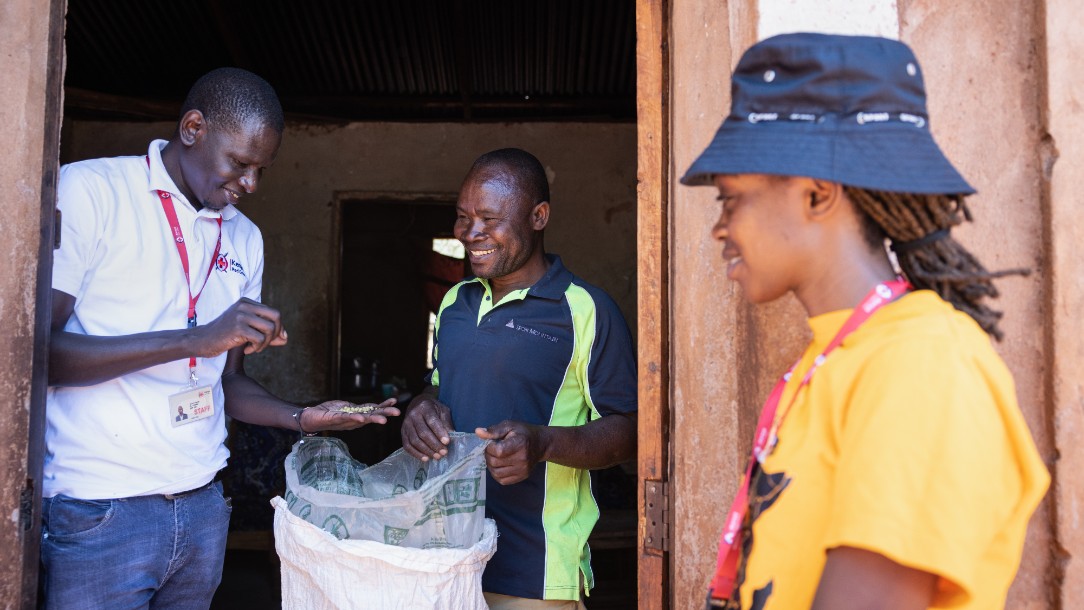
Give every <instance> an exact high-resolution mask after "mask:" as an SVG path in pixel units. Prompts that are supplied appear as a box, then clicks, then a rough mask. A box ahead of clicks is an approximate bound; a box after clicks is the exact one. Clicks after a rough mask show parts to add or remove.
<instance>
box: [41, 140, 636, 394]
mask: <svg viewBox="0 0 1084 610" xmlns="http://www.w3.org/2000/svg"><path fill="white" fill-rule="evenodd" d="M172 129H173V126H172V125H171V124H165V123H155V124H117V123H81V122H75V123H73V124H72V125H70V126H68V127H67V128H66V129H65V132H64V152H63V155H62V160H63V161H65V162H66V161H70V160H73V159H84V158H90V157H97V156H106V155H116V154H143V153H144V152H145V151H146V145H147V142H149V140H150V139H152V138H155V137H167V136H168V135H169V133H170V132H171V130H172ZM506 146H515V147H519V148H523V149H525V150H528V151H530V152H531V153H533V154H534V155H536V156H537V157H538V158H539V160H541V161H542V163H543V165H544V166H545V167H546V170H547V173H548V174H549V176H550V182H551V198H552V199H553V201H552V204H553V212H552V216H551V222H550V225H549V228H548V229H547V231H546V246H547V249H548V250H549V251H551V252H555V253H558V254H560V255H561V256H562V258H563V259H564V262H565V264H566V265H568V267H569V268H570V269H572V270H573V271H574V272H575V273H577V274H578V275H580V276H581V277H583V278H584V279H586V280H587V281H589V282H592V283H595V284H596V285H598V286H600V287H602V288H603V289H605V290H606V291H607V292H608V293H609V294H610V295H611V296H612V297H613V298H614V299H615V300H616V301H617V303H618V304H619V305H620V306H621V308H622V311H623V312H624V314H625V317H626V319H627V320H630V321H634V320H635V319H636V239H635V235H636V216H635V209H636V127H635V125H632V124H599V123H581V124H568V123H563V124H562V123H527V124H473V125H472V124H439V123H430V124H404V123H356V124H349V125H343V126H297V125H293V126H289V127H288V128H287V132H286V134H285V138H284V140H283V144H282V148H281V150H280V152H279V156H278V159H277V161H276V163H275V166H274V167H272V168H271V169H270V170H269V171H268V172H267V173H266V175H265V179H264V181H263V183H262V185H261V187H260V190H259V191H258V192H257V193H256V195H254V196H253V197H252V198H251V200H248V201H243V202H242V204H241V209H242V210H243V211H244V212H245V213H246V214H247V215H249V217H250V218H252V219H253V221H255V222H256V224H257V225H258V226H259V227H260V228H261V230H262V231H263V234H264V240H265V244H266V248H265V249H266V259H267V262H266V267H265V269H266V270H265V278H264V295H263V297H264V301H265V302H267V303H268V304H271V305H273V306H275V307H278V308H279V309H280V310H281V311H282V312H283V314H284V320H285V324H286V328H287V330H288V332H289V333H290V343H289V345H288V346H287V347H286V348H284V349H282V350H271V351H270V352H265V353H263V354H259V355H257V356H253V357H250V358H249V359H248V360H247V361H246V369H247V370H248V372H249V374H250V375H253V376H254V377H256V378H257V379H259V380H260V381H261V382H263V383H264V384H265V385H266V386H267V387H268V388H269V389H270V390H272V391H273V392H275V393H277V394H279V395H280V396H282V397H284V398H287V399H291V400H297V401H307V400H313V399H317V398H320V397H323V396H326V394H327V388H328V385H329V382H328V380H329V374H330V371H328V363H329V355H330V353H331V349H332V348H331V345H330V334H331V330H330V329H331V328H332V323H333V321H332V320H331V319H330V317H329V312H330V311H331V299H333V298H334V296H335V295H332V294H329V286H330V281H331V274H332V269H333V268H334V267H333V265H332V259H331V257H332V256H333V254H332V244H333V240H332V238H333V236H332V225H333V222H332V211H333V207H332V206H331V202H332V201H333V200H334V199H335V197H336V193H337V192H358V191H368V192H405V193H410V192H421V193H452V194H455V193H457V192H458V191H459V186H460V183H461V181H462V179H463V176H464V175H465V174H466V172H467V170H468V169H469V168H470V165H471V163H472V162H473V161H474V159H475V158H476V157H477V156H478V155H480V154H482V153H485V152H487V151H489V150H493V149H496V148H502V147H506ZM450 228H451V227H449V229H450ZM363 280H364V278H359V281H363ZM374 289H379V287H374ZM373 323H374V324H379V323H380V321H379V320H374V321H373Z"/></svg>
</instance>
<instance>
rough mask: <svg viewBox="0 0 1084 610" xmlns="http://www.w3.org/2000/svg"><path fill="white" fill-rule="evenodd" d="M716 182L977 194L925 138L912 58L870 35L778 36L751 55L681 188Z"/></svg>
mask: <svg viewBox="0 0 1084 610" xmlns="http://www.w3.org/2000/svg"><path fill="white" fill-rule="evenodd" d="M714 174H777V175H782V176H808V177H811V178H820V179H824V180H831V181H833V182H839V183H841V184H845V185H848V186H853V187H858V188H864V189H871V190H879V191H892V192H899V193H920V194H961V195H966V194H971V193H974V192H975V189H973V188H971V185H969V184H968V183H967V181H966V180H964V179H963V177H962V176H960V174H959V172H957V171H956V169H955V168H954V167H953V166H952V164H951V163H949V161H948V159H946V158H945V155H944V153H942V152H941V149H940V148H939V147H938V146H937V143H936V142H934V140H933V136H931V135H930V121H929V116H928V114H927V111H926V91H925V87H924V86H923V82H922V71H921V69H920V68H919V65H918V60H917V59H915V55H914V53H912V52H911V49H910V48H908V47H907V45H905V44H903V43H901V42H898V41H895V40H890V39H887V38H874V37H869V36H838V35H828V34H783V35H781V36H773V37H772V38H768V39H766V40H763V41H761V42H759V43H757V44H755V45H753V46H752V47H750V48H749V50H747V51H746V52H745V54H744V55H743V56H742V58H741V61H739V62H738V67H737V68H736V69H735V70H734V77H733V81H732V88H731V109H730V115H729V116H727V118H726V120H724V121H723V124H722V126H721V127H719V131H718V132H716V134H715V138H714V139H713V140H712V142H711V144H710V145H708V147H707V149H706V150H704V152H703V153H701V154H700V157H699V158H697V159H696V161H695V162H693V164H692V166H691V167H690V168H689V171H687V172H686V173H685V176H684V177H683V178H682V179H681V182H682V184H686V185H689V186H703V185H710V184H711V182H712V176H713V175H714Z"/></svg>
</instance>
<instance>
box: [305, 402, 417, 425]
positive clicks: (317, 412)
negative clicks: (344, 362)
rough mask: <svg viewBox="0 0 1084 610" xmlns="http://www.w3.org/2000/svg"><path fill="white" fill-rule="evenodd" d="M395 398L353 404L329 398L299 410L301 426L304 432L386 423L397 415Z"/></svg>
mask: <svg viewBox="0 0 1084 610" xmlns="http://www.w3.org/2000/svg"><path fill="white" fill-rule="evenodd" d="M394 405H395V399H394V398H389V399H387V400H385V401H384V402H382V403H380V404H376V403H365V404H360V405H359V404H354V403H351V402H347V401H345V400H329V401H327V402H324V403H321V404H318V405H316V406H315V407H309V408H307V409H305V410H304V411H302V412H301V427H302V428H304V430H305V431H306V432H319V431H322V430H353V429H354V428H360V427H362V426H364V425H366V424H386V423H388V418H389V417H395V416H397V415H399V409H397V408H396V407H395V406H394Z"/></svg>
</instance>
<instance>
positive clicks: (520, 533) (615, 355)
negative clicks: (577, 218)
mask: <svg viewBox="0 0 1084 610" xmlns="http://www.w3.org/2000/svg"><path fill="white" fill-rule="evenodd" d="M549 198H550V197H549V184H548V182H547V180H546V173H545V170H544V169H543V168H542V164H541V163H539V161H538V159H536V158H535V157H534V156H533V155H531V154H530V153H527V152H525V151H522V150H519V149H511V148H509V149H502V150H497V151H493V152H490V153H487V154H485V155H482V156H481V157H479V158H478V160H477V161H475V163H474V166H473V167H472V168H471V170H470V172H469V173H468V174H467V177H466V179H465V180H464V182H463V186H462V188H461V190H460V193H459V201H458V204H457V206H456V212H457V217H456V223H455V236H456V238H458V239H459V240H460V241H461V242H463V244H464V246H466V250H467V256H468V258H469V260H470V264H471V270H472V271H473V273H474V275H475V277H473V278H470V279H468V280H465V281H463V282H461V283H459V284H457V285H456V286H454V287H453V288H452V289H451V290H450V291H449V292H448V294H447V295H446V296H445V297H444V301H443V303H441V306H440V312H439V314H438V316H437V328H436V340H435V345H434V347H433V362H434V369H433V373H432V377H431V382H432V385H431V386H430V387H429V388H426V390H425V391H424V392H423V393H422V394H421V395H419V396H418V397H417V398H415V399H414V400H413V401H412V402H411V404H410V407H409V411H408V412H407V415H406V418H405V421H404V423H403V428H402V435H403V446H404V448H405V449H406V450H407V452H409V453H411V454H412V455H414V456H416V457H418V458H420V459H422V460H427V459H441V458H442V457H444V456H445V455H446V454H447V450H446V449H445V448H444V446H445V445H447V444H448V442H449V437H448V435H449V432H451V431H452V430H456V429H459V430H474V431H475V433H476V434H478V436H480V437H482V438H485V439H490V440H492V441H493V442H492V443H491V444H490V445H489V446H488V447H487V449H486V463H487V465H488V467H489V475H490V478H491V479H492V481H495V482H496V483H499V484H498V485H494V484H490V485H489V487H488V489H487V499H486V514H487V516H489V517H492V518H493V519H494V520H496V522H497V529H498V531H499V532H500V540H499V543H498V545H497V553H496V554H495V555H494V556H493V558H492V559H491V560H490V562H489V564H488V565H487V567H486V571H485V573H484V575H483V577H482V587H483V589H484V590H485V592H486V601H487V603H488V604H489V606H490V608H493V609H501V608H513V607H514V608H536V607H537V608H565V607H567V608H582V607H583V604H582V601H581V597H582V595H583V593H586V592H589V591H590V589H591V588H592V587H593V586H594V578H593V576H592V573H591V553H590V549H589V548H588V546H587V537H588V536H589V535H590V534H591V529H592V528H593V527H594V525H595V523H596V521H598V515H599V509H598V506H597V504H596V503H595V500H594V497H593V496H592V494H591V481H590V475H589V472H588V471H589V470H591V469H599V468H606V467H609V466H613V465H615V464H619V463H621V462H624V461H626V460H628V459H630V458H632V457H633V456H634V455H635V452H636V363H635V354H634V352H633V348H632V341H631V337H630V335H629V330H628V326H627V325H626V324H625V320H624V318H622V316H621V312H620V311H619V310H618V308H617V305H615V304H614V302H613V300H611V299H610V298H609V297H608V296H607V295H606V294H605V293H604V292H602V291H601V290H599V289H598V288H595V287H594V286H591V285H589V284H587V283H586V282H584V281H583V280H581V279H580V278H578V277H576V276H575V275H573V274H572V273H571V272H569V271H568V270H567V269H565V267H564V265H562V264H561V259H560V258H559V257H557V256H554V255H547V254H546V253H545V249H544V247H543V233H544V231H545V228H546V224H547V222H548V221H549V214H550V204H549Z"/></svg>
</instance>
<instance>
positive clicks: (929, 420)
mask: <svg viewBox="0 0 1084 610" xmlns="http://www.w3.org/2000/svg"><path fill="white" fill-rule="evenodd" d="M849 314H850V311H838V312H832V313H828V314H824V315H822V316H817V317H815V318H812V319H810V320H809V324H810V326H811V327H812V329H813V335H814V336H813V341H812V343H811V344H810V345H809V347H808V348H807V349H806V351H805V354H804V355H803V357H802V360H801V362H800V364H799V365H798V367H797V369H796V370H795V374H794V375H793V376H792V378H791V380H790V382H789V383H788V385H787V388H786V391H785V392H784V395H783V398H782V400H781V401H780V405H779V410H778V411H777V416H778V414H780V413H781V412H783V411H785V410H786V406H787V403H788V402H789V401H790V397H791V396H793V395H794V392H795V388H796V387H797V386H798V384H799V382H800V380H801V378H802V376H803V375H804V373H805V372H806V371H807V370H808V369H809V366H810V365H811V363H812V361H813V358H814V357H816V356H817V355H818V354H819V353H820V352H821V350H823V349H824V347H825V346H826V345H827V343H828V342H829V341H830V340H831V339H832V338H833V337H834V336H835V334H836V332H837V331H838V330H839V328H840V327H841V326H842V325H843V322H844V321H845V320H846V319H847V317H848V315H849ZM1049 482H1050V477H1049V474H1048V473H1047V470H1046V468H1045V467H1044V466H1043V463H1042V461H1041V460H1040V459H1039V455H1038V453H1037V451H1036V449H1035V445H1034V442H1033V440H1032V438H1031V434H1030V432H1029V431H1028V428H1027V425H1026V423H1025V422H1024V419H1023V417H1022V416H1021V414H1020V410H1019V407H1018V406H1017V403H1016V393H1015V389H1014V387H1013V381H1012V376H1011V375H1010V374H1009V371H1008V369H1007V368H1006V367H1005V364H1004V363H1003V362H1002V361H1001V358H1000V357H998V355H997V353H995V351H994V349H993V347H992V345H991V343H990V340H989V338H988V337H987V335H986V333H984V332H983V331H982V329H980V328H979V326H978V325H977V324H976V323H975V322H974V321H973V320H972V319H971V318H970V317H968V316H967V315H965V314H963V313H960V312H958V311H956V310H955V309H953V307H952V306H951V305H950V304H948V303H946V302H945V301H943V300H941V298H940V297H938V296H937V295H936V294H935V293H933V292H930V291H925V290H923V291H918V292H914V293H910V294H908V295H906V296H904V297H903V298H901V299H899V300H898V301H896V302H895V303H891V304H889V305H886V306H885V307H883V308H882V309H881V310H880V311H878V312H876V313H875V314H874V315H873V316H872V317H871V318H870V319H869V320H867V321H866V323H865V324H864V325H862V326H861V327H860V328H859V329H858V330H856V331H855V332H854V333H853V334H851V335H850V336H849V337H848V338H847V339H846V340H845V341H844V342H843V345H842V346H841V347H839V348H837V349H836V350H835V351H834V352H832V354H831V355H829V356H828V359H827V361H826V362H825V363H824V364H823V365H822V366H821V367H820V368H819V369H818V370H817V372H816V373H815V374H814V376H813V379H812V381H811V382H810V384H809V385H807V386H806V387H805V388H804V389H802V390H801V391H800V392H799V394H798V396H797V399H796V400H795V401H794V403H793V405H792V406H791V408H790V411H789V414H788V415H787V416H786V419H785V420H784V422H783V424H782V426H781V427H780V430H779V444H778V445H777V446H776V449H775V451H774V453H772V455H771V456H769V457H768V458H767V459H766V460H765V463H764V465H763V468H762V470H761V471H759V472H758V473H757V474H756V475H755V477H754V484H753V486H752V489H751V490H750V505H751V506H750V510H749V513H748V515H747V516H746V528H745V532H744V535H745V538H744V539H743V548H744V553H746V555H744V556H743V557H742V561H741V565H740V571H739V575H738V581H737V583H736V585H735V586H736V587H737V588H738V589H739V590H740V592H741V608H747V609H749V608H755V609H785V610H791V609H795V608H809V607H810V605H811V604H812V603H813V597H814V595H815V593H816V590H817V585H818V583H819V582H820V577H821V572H822V571H823V569H824V563H825V554H826V552H827V551H828V550H829V549H832V548H835V547H839V546H849V547H855V548H860V549H865V550H869V551H873V552H876V553H879V554H881V555H884V556H885V557H888V558H889V559H892V560H893V561H895V562H897V563H899V564H901V565H905V566H909V567H912V568H917V569H920V570H924V571H926V572H930V573H933V574H936V575H937V576H939V581H938V587H937V594H936V597H935V599H934V604H933V606H931V607H933V608H976V609H977V608H982V609H988V608H1001V607H1003V606H1004V603H1005V595H1006V592H1007V591H1008V588H1009V585H1010V584H1011V583H1012V580H1013V577H1014V575H1015V573H1016V570H1017V567H1018V566H1019V563H1020V555H1021V551H1022V547H1023V544H1024V533H1025V529H1026V526H1027V522H1028V519H1029V518H1030V517H1031V514H1032V512H1033V511H1034V510H1035V507H1036V506H1037V505H1038V503H1039V500H1040V499H1041V498H1042V496H1043V494H1044V493H1045V492H1046V488H1047V485H1048V484H1049ZM750 526H751V528H752V535H751V536H750V535H749V527H750ZM735 601H736V600H735Z"/></svg>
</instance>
